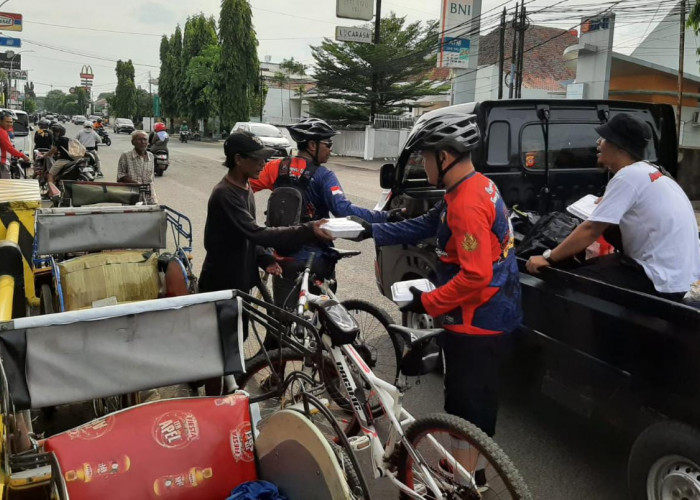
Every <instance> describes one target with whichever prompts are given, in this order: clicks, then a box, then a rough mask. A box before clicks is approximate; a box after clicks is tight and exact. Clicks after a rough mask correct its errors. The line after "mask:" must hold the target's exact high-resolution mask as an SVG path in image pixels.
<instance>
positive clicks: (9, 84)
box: [7, 50, 34, 109]
mask: <svg viewBox="0 0 700 500" xmlns="http://www.w3.org/2000/svg"><path fill="white" fill-rule="evenodd" d="M7 52H9V54H8V55H9V56H10V74H9V75H8V77H7V86H8V87H10V86H11V80H10V79H11V78H12V65H13V63H14V62H15V57H17V56H18V55H20V54H22V53H25V54H26V53H28V52H34V51H33V50H20V51H19V52H17V53H16V54H15V53H14V52H12V51H11V50H8V51H7ZM16 86H17V78H15V87H16ZM10 90H11V89H10ZM7 105H8V108H9V105H10V103H9V102H8V103H7ZM10 109H12V108H10Z"/></svg>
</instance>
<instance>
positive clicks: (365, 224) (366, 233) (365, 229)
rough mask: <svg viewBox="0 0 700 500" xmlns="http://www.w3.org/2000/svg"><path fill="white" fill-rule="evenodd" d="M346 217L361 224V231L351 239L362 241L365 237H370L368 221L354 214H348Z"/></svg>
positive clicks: (370, 226) (370, 225) (370, 227)
mask: <svg viewBox="0 0 700 500" xmlns="http://www.w3.org/2000/svg"><path fill="white" fill-rule="evenodd" d="M348 219H350V220H351V221H353V222H357V223H358V224H360V225H361V226H362V232H361V233H360V234H359V236H357V237H355V238H350V239H351V240H352V241H363V240H366V239H367V238H371V237H372V224H370V223H369V222H367V221H366V220H364V219H360V218H359V217H358V216H356V215H350V216H349V217H348Z"/></svg>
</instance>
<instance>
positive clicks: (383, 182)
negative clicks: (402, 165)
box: [379, 163, 396, 189]
mask: <svg viewBox="0 0 700 500" xmlns="http://www.w3.org/2000/svg"><path fill="white" fill-rule="evenodd" d="M395 175H396V167H395V166H394V164H393V163H385V164H384V165H382V168H381V169H379V186H380V187H381V188H382V189H391V188H393V187H394V177H395Z"/></svg>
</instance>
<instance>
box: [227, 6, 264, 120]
mask: <svg viewBox="0 0 700 500" xmlns="http://www.w3.org/2000/svg"><path fill="white" fill-rule="evenodd" d="M219 43H220V44H221V60H220V63H221V64H220V73H219V77H220V81H221V85H220V95H219V102H220V110H221V117H222V126H223V128H224V130H228V129H229V128H230V127H231V126H232V125H233V124H234V123H235V122H237V121H248V120H249V119H250V114H251V103H254V102H258V101H259V98H260V92H261V91H264V90H263V89H261V88H260V81H259V79H260V75H259V71H260V67H259V63H258V40H257V37H256V35H255V31H254V30H253V21H252V11H251V8H250V3H249V2H248V0H222V2H221V15H220V19H219ZM257 107H259V105H257ZM258 113H259V110H258Z"/></svg>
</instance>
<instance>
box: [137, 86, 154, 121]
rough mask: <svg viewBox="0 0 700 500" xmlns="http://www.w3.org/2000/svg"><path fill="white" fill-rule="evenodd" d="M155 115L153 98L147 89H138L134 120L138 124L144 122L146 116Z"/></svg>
mask: <svg viewBox="0 0 700 500" xmlns="http://www.w3.org/2000/svg"><path fill="white" fill-rule="evenodd" d="M152 114H153V96H152V95H151V94H149V93H148V91H147V90H146V89H142V88H141V87H139V88H137V89H136V111H134V118H135V120H136V122H140V121H142V120H143V117H144V116H151V115H152Z"/></svg>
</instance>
